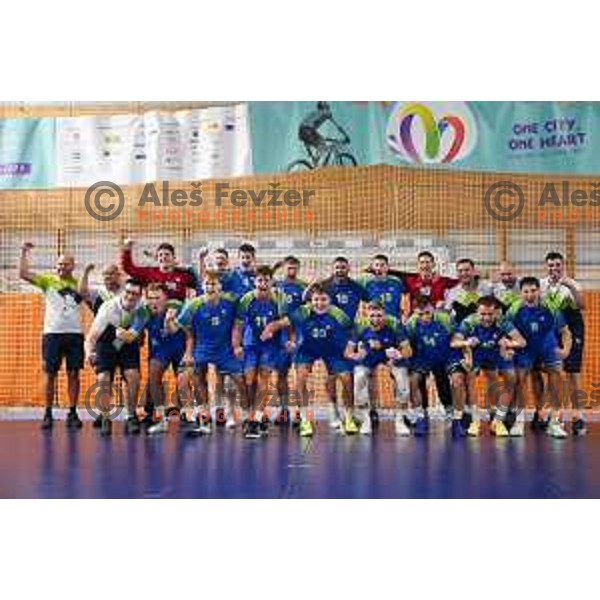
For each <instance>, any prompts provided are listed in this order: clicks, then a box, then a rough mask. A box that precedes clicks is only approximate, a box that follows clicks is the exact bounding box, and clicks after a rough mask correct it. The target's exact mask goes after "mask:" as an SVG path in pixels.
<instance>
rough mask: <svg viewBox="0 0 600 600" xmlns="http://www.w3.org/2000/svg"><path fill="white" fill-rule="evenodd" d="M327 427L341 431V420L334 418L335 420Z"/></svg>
mask: <svg viewBox="0 0 600 600" xmlns="http://www.w3.org/2000/svg"><path fill="white" fill-rule="evenodd" d="M329 427H331V429H341V428H342V421H341V419H338V418H335V419H333V420H331V421H330V422H329Z"/></svg>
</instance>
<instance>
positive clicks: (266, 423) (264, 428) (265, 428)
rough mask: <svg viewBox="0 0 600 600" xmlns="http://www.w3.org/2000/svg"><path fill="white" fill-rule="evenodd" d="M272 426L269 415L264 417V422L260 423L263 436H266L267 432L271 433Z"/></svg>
mask: <svg viewBox="0 0 600 600" xmlns="http://www.w3.org/2000/svg"><path fill="white" fill-rule="evenodd" d="M270 424H271V421H270V420H269V417H268V415H263V417H262V420H261V422H260V430H261V431H262V433H263V434H265V435H266V433H267V431H269V425H270Z"/></svg>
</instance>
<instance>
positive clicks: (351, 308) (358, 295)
mask: <svg viewBox="0 0 600 600" xmlns="http://www.w3.org/2000/svg"><path fill="white" fill-rule="evenodd" d="M323 287H324V288H325V290H326V292H327V293H328V294H329V297H330V298H331V303H332V304H333V305H334V306H337V307H338V308H339V309H341V310H342V311H343V312H344V314H345V315H346V316H347V317H348V319H350V320H351V321H354V319H355V318H356V313H357V312H358V307H359V306H360V303H361V301H363V302H366V301H367V300H368V299H369V297H368V295H367V291H366V290H365V288H364V287H362V286H361V285H360V284H359V283H357V282H356V281H354V279H350V278H348V279H343V280H339V281H338V280H336V279H335V278H333V277H331V278H329V279H326V280H325V281H323Z"/></svg>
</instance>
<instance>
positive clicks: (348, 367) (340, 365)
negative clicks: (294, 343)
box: [294, 347, 354, 375]
mask: <svg viewBox="0 0 600 600" xmlns="http://www.w3.org/2000/svg"><path fill="white" fill-rule="evenodd" d="M317 360H322V361H323V362H324V363H325V366H326V367H327V372H328V373H329V374H330V375H341V374H342V373H352V372H353V371H354V364H353V362H352V361H351V360H348V359H346V358H344V356H343V355H342V354H339V355H337V356H319V355H318V354H315V353H312V352H307V351H306V350H303V349H302V347H300V348H299V349H298V351H297V352H296V355H295V356H294V364H295V365H298V366H306V365H312V364H313V363H314V362H315V361H317Z"/></svg>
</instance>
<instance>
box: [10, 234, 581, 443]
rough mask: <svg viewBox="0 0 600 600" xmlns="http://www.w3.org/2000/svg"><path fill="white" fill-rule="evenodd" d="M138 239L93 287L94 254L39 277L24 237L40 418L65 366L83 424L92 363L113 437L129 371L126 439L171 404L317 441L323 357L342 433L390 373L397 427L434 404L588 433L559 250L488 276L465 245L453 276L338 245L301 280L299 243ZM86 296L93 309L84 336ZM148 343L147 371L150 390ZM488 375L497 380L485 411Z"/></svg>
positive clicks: (172, 410)
mask: <svg viewBox="0 0 600 600" xmlns="http://www.w3.org/2000/svg"><path fill="white" fill-rule="evenodd" d="M133 247H134V243H133V242H132V241H127V242H124V243H123V245H122V248H121V252H120V256H119V260H118V262H115V263H113V264H108V265H105V266H104V268H103V270H102V279H103V283H102V285H98V286H92V285H91V284H90V281H89V280H90V274H91V273H92V271H93V269H94V265H87V266H86V267H85V269H84V271H83V273H82V275H81V277H79V278H76V277H75V276H74V271H75V258H74V257H73V256H72V255H69V254H64V255H62V256H60V257H59V258H58V260H57V262H56V271H55V272H53V273H36V272H34V271H33V270H32V267H31V252H32V250H33V245H32V244H30V243H25V244H24V245H23V246H22V249H21V254H20V260H19V276H20V277H21V278H22V279H23V280H25V281H27V282H29V283H31V284H32V285H34V286H36V287H37V288H39V289H41V290H42V291H43V293H44V294H45V316H44V329H43V336H42V356H43V363H44V386H45V390H44V393H45V401H46V410H45V414H44V418H43V421H42V427H43V428H44V429H51V428H52V427H53V425H54V418H53V410H52V409H53V405H54V402H55V396H56V390H57V376H58V373H59V371H60V369H61V366H62V364H63V362H65V363H66V371H67V379H68V385H67V392H68V396H69V407H70V408H69V412H68V414H67V418H66V426H67V427H68V428H70V429H79V428H81V427H82V425H83V423H82V421H81V419H80V418H79V415H78V412H77V405H78V402H79V399H80V398H79V397H80V371H81V369H83V368H84V366H85V364H86V362H87V363H89V365H90V366H91V367H92V368H93V369H94V372H95V374H96V380H97V384H98V385H97V389H98V390H99V397H98V400H97V403H96V406H98V407H99V410H98V413H97V418H96V419H95V420H94V426H95V427H97V428H98V430H99V433H100V434H101V435H104V436H108V435H111V432H112V429H113V417H112V414H113V413H112V412H111V410H110V408H111V406H112V405H114V403H115V397H114V396H115V390H116V389H117V386H116V385H115V384H114V378H115V374H116V373H117V371H118V372H120V374H121V376H122V381H123V389H124V394H125V398H126V402H125V404H126V415H125V420H124V428H125V433H126V434H128V435H134V434H139V433H140V432H141V431H144V432H146V433H147V434H148V435H158V434H161V433H164V432H166V431H167V429H168V427H169V425H168V423H169V422H170V421H173V420H175V418H176V420H177V421H178V425H177V427H178V428H179V430H180V431H181V432H183V433H184V434H185V435H193V436H195V435H210V434H211V433H212V431H213V427H214V426H215V425H223V427H224V428H226V429H228V430H235V429H241V430H242V432H243V435H244V436H245V437H247V438H257V439H259V438H263V437H266V436H267V435H268V431H269V428H270V427H271V426H274V425H275V426H279V427H287V426H293V427H294V428H295V429H297V431H298V433H299V435H300V436H303V437H310V436H312V435H313V434H314V432H315V403H314V401H313V399H314V395H313V394H312V391H311V389H312V387H313V385H312V383H311V374H312V373H313V368H314V366H315V364H317V363H319V364H321V365H323V366H324V368H325V370H326V373H327V377H326V383H325V392H326V394H327V396H328V400H329V405H330V419H329V426H330V427H331V428H333V429H335V430H338V431H339V432H341V433H342V434H345V435H353V434H357V435H370V434H372V433H373V432H374V431H376V429H377V426H378V424H379V419H380V413H379V412H378V409H380V408H381V399H380V398H379V396H380V392H379V390H380V389H381V386H380V385H379V384H378V377H379V376H380V375H379V374H380V372H383V374H384V376H385V377H389V378H391V384H392V386H391V387H392V390H393V394H394V410H393V413H394V415H393V420H394V425H393V427H394V430H395V432H396V434H397V435H399V436H411V435H415V436H425V435H427V434H428V433H429V429H430V418H431V416H432V413H433V412H435V411H438V412H440V414H442V410H443V416H444V419H447V420H448V422H449V423H450V424H449V430H450V432H451V435H452V436H454V437H458V438H461V437H467V436H469V437H477V436H479V435H481V434H483V433H484V432H488V431H489V433H490V434H492V435H495V436H499V437H506V436H511V437H520V436H523V435H524V434H525V430H526V427H525V425H526V421H530V423H528V425H529V427H528V428H530V429H531V430H532V431H535V432H545V433H546V434H547V435H549V436H552V437H556V438H564V437H567V436H569V435H571V434H572V435H583V434H585V433H586V431H587V428H586V420H585V418H584V415H583V413H575V414H574V416H573V418H572V419H570V420H569V422H568V423H567V422H564V421H563V419H562V418H561V417H562V409H563V408H569V407H570V405H571V404H570V398H576V397H577V396H576V394H577V392H578V390H579V389H580V374H581V367H582V357H583V347H584V321H583V309H584V306H583V302H584V298H583V294H582V291H581V286H580V285H579V284H578V283H577V282H576V281H574V280H573V279H571V278H569V277H567V276H566V274H565V273H566V270H565V267H566V265H565V260H564V257H563V256H562V255H561V254H560V253H559V252H550V253H548V254H547V255H546V257H545V259H544V264H543V265H542V264H540V269H541V270H543V271H544V272H543V273H540V275H543V276H542V277H539V278H538V277H536V276H532V275H526V276H521V277H518V275H517V273H516V272H515V269H514V267H513V266H512V265H511V264H509V263H506V262H504V263H502V264H500V265H499V266H498V268H497V272H496V273H495V274H494V277H493V281H485V280H483V279H482V278H481V277H480V275H479V273H478V270H477V268H476V265H475V263H474V261H473V260H471V259H470V258H464V259H460V260H458V261H457V262H456V278H450V277H445V276H442V275H440V274H438V273H437V272H436V263H435V257H434V256H433V254H432V253H431V252H429V251H422V252H419V254H418V256H417V258H416V263H417V264H416V269H415V271H414V272H405V271H400V270H397V269H394V268H392V267H391V266H390V264H389V259H388V257H387V256H385V255H383V254H378V255H376V256H374V257H373V258H372V259H371V261H370V264H369V265H368V266H365V268H364V271H362V272H361V273H357V274H351V272H350V263H349V261H348V259H347V258H346V257H344V256H339V257H337V258H335V259H334V260H333V261H332V263H331V273H330V274H329V275H328V276H327V277H325V278H322V279H319V280H315V281H312V282H311V283H305V282H304V281H303V280H302V278H301V264H300V261H299V260H298V259H297V258H296V257H294V256H287V257H285V258H283V259H282V260H281V261H280V262H278V263H277V264H276V265H272V266H266V265H258V266H257V257H256V251H255V248H254V247H253V246H252V245H251V244H248V243H245V244H242V245H241V246H240V247H239V248H238V249H237V257H236V263H237V264H236V265H235V266H232V265H230V257H229V253H228V251H227V250H226V249H225V248H218V249H214V250H212V251H210V252H209V251H208V250H203V251H202V252H201V254H200V257H199V260H198V263H197V265H193V266H184V265H181V264H180V263H179V262H178V261H177V258H176V254H175V249H174V247H173V246H172V245H171V244H169V243H162V244H160V245H159V246H158V248H157V249H156V252H155V254H154V257H153V258H154V260H155V266H140V265H138V264H136V263H135V261H134V258H133ZM232 262H233V261H232ZM540 263H542V260H540ZM86 306H87V307H88V308H89V309H90V310H91V311H93V313H94V320H93V323H92V325H91V327H90V328H89V330H88V331H87V332H84V327H83V312H84V310H86V308H85V307H86ZM144 343H147V344H148V365H147V373H148V385H147V386H146V388H145V392H144V393H143V394H141V393H140V380H141V377H140V372H141V368H140V367H141V359H140V348H141V346H142V345H143V344H144ZM169 369H172V370H173V372H174V374H175V376H176V381H177V390H176V393H174V394H172V395H169V394H167V393H166V390H165V386H164V384H163V379H164V377H165V374H166V373H167V372H168V370H169ZM211 369H212V371H211ZM211 372H212V373H214V377H215V379H214V386H213V385H209V382H210V381H211V378H210V376H209V374H210V373H211ZM290 373H292V374H293V377H292V378H290V377H289V375H290ZM480 376H482V377H484V378H485V383H486V390H488V391H490V390H492V391H494V393H489V394H486V401H485V407H484V408H482V407H481V403H480V401H479V395H480V389H479V388H478V386H477V381H478V378H479V377H480ZM292 382H293V385H292ZM118 387H119V389H121V386H118ZM211 390H214V401H213V402H212V403H211V402H210V396H212V395H213V394H212V393H211ZM338 390H339V391H340V396H341V402H339V403H338V398H337V396H338ZM526 390H531V393H532V394H533V398H534V401H535V404H536V410H535V412H534V414H533V417H532V418H531V416H528V415H530V413H528V412H527V411H526V410H524V408H525V398H526V396H527V394H526ZM435 392H437V394H435ZM434 394H435V395H436V396H437V398H438V399H439V408H438V407H436V404H437V403H435V402H434V401H433V397H432V396H433V395H434ZM211 407H213V408H212V410H211ZM482 422H483V423H484V425H482ZM488 422H489V426H488V425H487V423H488Z"/></svg>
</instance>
